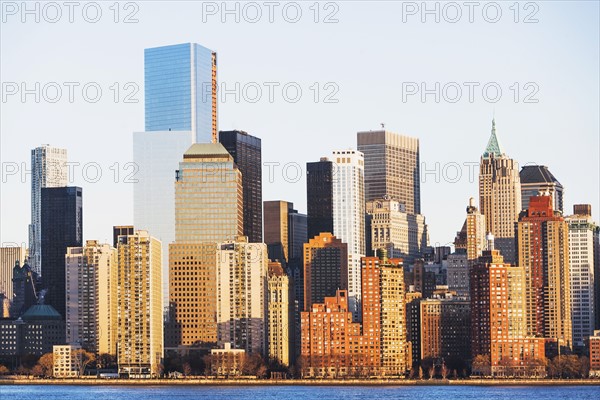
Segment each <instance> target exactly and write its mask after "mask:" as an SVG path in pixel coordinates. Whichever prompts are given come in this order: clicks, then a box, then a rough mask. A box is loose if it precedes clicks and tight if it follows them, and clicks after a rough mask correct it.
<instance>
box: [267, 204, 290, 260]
mask: <svg viewBox="0 0 600 400" xmlns="http://www.w3.org/2000/svg"><path fill="white" fill-rule="evenodd" d="M264 209H265V225H264V226H265V237H264V240H265V243H266V244H267V245H268V246H269V249H270V250H269V258H270V259H271V260H273V261H275V260H280V261H281V262H287V261H288V259H289V249H290V243H289V226H288V223H289V215H290V213H292V212H295V210H294V204H293V203H290V202H288V201H283V200H271V201H265V202H264Z"/></svg>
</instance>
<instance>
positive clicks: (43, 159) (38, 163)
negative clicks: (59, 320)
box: [29, 144, 68, 274]
mask: <svg viewBox="0 0 600 400" xmlns="http://www.w3.org/2000/svg"><path fill="white" fill-rule="evenodd" d="M67 180H68V177H67V150H65V149H59V148H56V147H51V146H50V145H48V144H45V145H43V146H40V147H36V148H35V149H33V150H31V224H30V225H29V266H30V267H31V268H32V269H33V270H34V271H35V272H37V273H38V274H40V273H41V270H42V228H41V225H42V188H45V187H64V186H67Z"/></svg>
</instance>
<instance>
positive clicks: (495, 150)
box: [483, 117, 504, 158]
mask: <svg viewBox="0 0 600 400" xmlns="http://www.w3.org/2000/svg"><path fill="white" fill-rule="evenodd" d="M491 155H493V156H494V157H502V156H503V155H504V151H503V150H502V146H500V142H499V141H498V137H497V136H496V117H494V118H492V135H491V136H490V140H489V141H488V144H487V147H486V148H485V151H484V152H483V156H484V157H485V158H489V157H490V156H491Z"/></svg>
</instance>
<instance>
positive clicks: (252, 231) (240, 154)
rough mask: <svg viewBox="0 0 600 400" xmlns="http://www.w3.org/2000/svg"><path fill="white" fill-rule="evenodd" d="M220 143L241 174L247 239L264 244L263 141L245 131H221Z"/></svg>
mask: <svg viewBox="0 0 600 400" xmlns="http://www.w3.org/2000/svg"><path fill="white" fill-rule="evenodd" d="M219 142H220V143H221V144H222V145H223V146H224V147H225V149H226V150H227V151H228V152H229V154H231V156H232V157H233V161H234V162H235V164H236V165H237V167H238V168H239V170H240V171H241V172H242V187H243V191H244V235H245V236H247V237H248V242H250V243H262V242H263V239H262V237H263V236H262V230H263V213H262V155H261V154H262V153H261V140H260V139H259V138H257V137H254V136H252V135H249V134H247V133H246V132H244V131H220V132H219Z"/></svg>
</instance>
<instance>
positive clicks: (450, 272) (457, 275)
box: [446, 253, 471, 300]
mask: <svg viewBox="0 0 600 400" xmlns="http://www.w3.org/2000/svg"><path fill="white" fill-rule="evenodd" d="M446 260H447V261H448V269H447V272H446V274H447V282H448V290H449V291H451V292H456V296H457V297H460V298H462V299H465V300H468V299H469V297H470V295H471V293H470V283H469V279H470V277H469V270H470V268H469V262H468V261H467V255H466V254H462V253H452V254H450V255H448V258H447V259H446Z"/></svg>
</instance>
